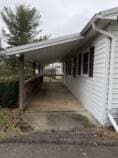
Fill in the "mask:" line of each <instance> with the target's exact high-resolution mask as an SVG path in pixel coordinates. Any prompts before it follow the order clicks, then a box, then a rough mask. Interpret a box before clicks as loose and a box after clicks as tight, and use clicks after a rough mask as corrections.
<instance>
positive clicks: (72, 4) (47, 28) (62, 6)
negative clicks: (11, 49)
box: [0, 0, 118, 38]
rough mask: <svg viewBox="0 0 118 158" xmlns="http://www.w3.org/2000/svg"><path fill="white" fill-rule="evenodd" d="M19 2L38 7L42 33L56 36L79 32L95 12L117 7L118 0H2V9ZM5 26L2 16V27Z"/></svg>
mask: <svg viewBox="0 0 118 158" xmlns="http://www.w3.org/2000/svg"><path fill="white" fill-rule="evenodd" d="M18 4H27V5H30V6H31V7H35V8H37V9H38V10H39V11H40V12H41V15H42V19H41V23H42V24H41V29H42V30H43V32H42V34H44V35H45V34H50V35H51V38H55V37H59V36H64V35H69V34H73V33H79V32H80V31H81V30H82V28H83V27H84V26H85V25H86V24H87V22H88V21H89V20H90V18H92V16H93V15H94V14H95V13H97V12H100V11H102V10H105V9H110V8H113V7H117V6H118V0H1V1H0V11H1V10H2V9H3V7H4V6H7V7H11V8H13V9H14V8H15V6H16V5H18ZM4 27H5V25H4V23H3V22H2V19H1V18H0V29H2V28H4Z"/></svg>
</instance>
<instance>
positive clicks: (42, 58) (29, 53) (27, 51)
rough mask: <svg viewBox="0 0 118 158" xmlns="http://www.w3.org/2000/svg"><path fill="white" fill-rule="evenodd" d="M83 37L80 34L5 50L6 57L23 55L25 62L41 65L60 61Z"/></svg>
mask: <svg viewBox="0 0 118 158" xmlns="http://www.w3.org/2000/svg"><path fill="white" fill-rule="evenodd" d="M82 39H83V37H81V36H80V34H74V35H69V36H64V37H60V38H56V39H51V40H46V41H42V42H36V43H32V44H27V45H23V46H18V47H14V48H9V49H6V50H5V52H6V55H8V56H19V55H20V54H24V58H25V60H28V61H31V62H32V61H36V62H39V63H42V64H47V63H53V62H58V61H62V60H63V58H64V57H65V56H66V55H68V54H69V52H70V51H71V50H72V49H73V48H75V47H76V46H77V45H78V43H79V41H81V40H82Z"/></svg>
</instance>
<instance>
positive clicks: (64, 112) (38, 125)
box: [22, 83, 96, 131]
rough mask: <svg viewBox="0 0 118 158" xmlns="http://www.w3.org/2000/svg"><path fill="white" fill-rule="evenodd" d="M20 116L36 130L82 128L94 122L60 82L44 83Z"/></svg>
mask: <svg viewBox="0 0 118 158" xmlns="http://www.w3.org/2000/svg"><path fill="white" fill-rule="evenodd" d="M80 114H81V115H80ZM82 116H83V117H82ZM22 117H23V119H24V120H25V121H26V122H28V123H29V124H30V125H31V127H32V128H34V130H36V131H38V130H40V131H45V130H71V129H74V128H78V129H83V128H85V126H91V124H96V121H95V120H94V119H93V118H92V116H91V115H90V114H89V113H88V111H87V110H86V109H85V108H84V107H83V106H82V105H81V104H80V102H79V101H78V100H77V99H76V98H75V97H74V96H73V95H72V93H71V92H70V91H69V90H68V89H67V88H66V87H65V86H64V85H63V84H62V83H44V84H43V85H42V86H41V89H40V92H39V93H38V94H37V95H36V96H35V97H34V98H33V99H32V101H31V102H30V104H29V105H28V107H27V110H26V112H25V113H24V114H23V116H22ZM89 120H90V121H89Z"/></svg>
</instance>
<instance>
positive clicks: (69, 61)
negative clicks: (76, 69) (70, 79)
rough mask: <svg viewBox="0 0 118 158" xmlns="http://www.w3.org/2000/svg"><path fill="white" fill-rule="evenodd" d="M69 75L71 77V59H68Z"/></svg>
mask: <svg viewBox="0 0 118 158" xmlns="http://www.w3.org/2000/svg"><path fill="white" fill-rule="evenodd" d="M69 75H71V58H70V59H69Z"/></svg>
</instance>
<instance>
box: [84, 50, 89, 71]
mask: <svg viewBox="0 0 118 158" xmlns="http://www.w3.org/2000/svg"><path fill="white" fill-rule="evenodd" d="M88 57H89V53H88V52H87V53H85V54H83V74H88Z"/></svg>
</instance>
